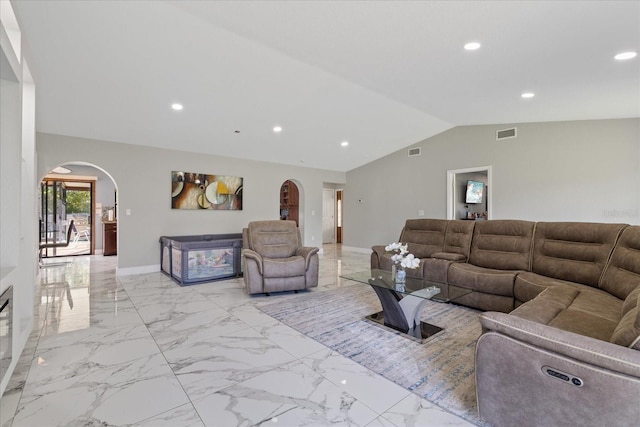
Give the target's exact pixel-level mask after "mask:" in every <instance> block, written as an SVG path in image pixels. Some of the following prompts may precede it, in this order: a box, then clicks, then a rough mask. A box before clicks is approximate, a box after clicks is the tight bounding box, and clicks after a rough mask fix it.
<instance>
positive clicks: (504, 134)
mask: <svg viewBox="0 0 640 427" xmlns="http://www.w3.org/2000/svg"><path fill="white" fill-rule="evenodd" d="M517 136H518V128H510V129H502V130H498V131H496V141H500V140H502V139H509V138H515V137H517Z"/></svg>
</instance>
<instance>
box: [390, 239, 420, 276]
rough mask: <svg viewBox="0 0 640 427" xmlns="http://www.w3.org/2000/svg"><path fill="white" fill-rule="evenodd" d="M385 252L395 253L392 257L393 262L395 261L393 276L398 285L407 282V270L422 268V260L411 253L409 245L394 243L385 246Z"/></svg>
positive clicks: (392, 268) (392, 270)
mask: <svg viewBox="0 0 640 427" xmlns="http://www.w3.org/2000/svg"><path fill="white" fill-rule="evenodd" d="M384 250H385V251H387V252H390V253H393V255H392V256H391V260H392V261H393V265H392V267H391V276H392V277H393V279H394V280H395V282H396V283H405V282H406V281H407V272H406V271H405V269H407V268H410V269H414V268H418V267H419V266H420V260H419V259H418V258H416V257H415V256H413V254H411V253H409V245H408V244H404V245H403V244H402V243H400V242H398V243H396V242H393V243H391V244H389V245H387V246H385V248H384Z"/></svg>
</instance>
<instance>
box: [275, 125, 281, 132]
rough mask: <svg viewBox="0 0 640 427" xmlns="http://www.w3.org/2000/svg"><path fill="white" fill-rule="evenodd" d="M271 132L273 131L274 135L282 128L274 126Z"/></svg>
mask: <svg viewBox="0 0 640 427" xmlns="http://www.w3.org/2000/svg"><path fill="white" fill-rule="evenodd" d="M273 131H274V132H275V133H278V132H282V126H274V127H273Z"/></svg>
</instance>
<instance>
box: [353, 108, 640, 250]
mask: <svg viewBox="0 0 640 427" xmlns="http://www.w3.org/2000/svg"><path fill="white" fill-rule="evenodd" d="M511 126H517V127H518V137H517V138H514V139H508V140H503V141H496V139H495V132H496V130H498V129H504V128H505V127H511ZM412 147H422V155H421V156H417V157H410V158H409V157H407V150H401V151H398V152H396V153H393V154H390V155H388V156H386V157H384V158H382V159H379V160H376V161H374V162H371V163H369V164H367V165H364V166H362V167H360V168H357V169H354V170H352V171H349V172H348V173H347V185H346V186H345V193H344V196H345V233H344V244H345V246H349V247H354V248H369V247H370V246H371V245H373V244H382V243H388V242H392V241H394V240H396V239H398V236H399V234H400V230H401V229H402V226H403V224H404V221H405V220H406V219H407V218H417V217H418V212H419V210H424V212H425V214H424V217H425V218H446V174H447V170H454V169H466V168H474V167H480V166H492V188H490V189H489V191H491V192H492V196H491V197H492V203H493V209H492V212H491V215H492V218H493V219H505V218H514V219H524V220H532V221H593V222H620V223H628V224H640V119H638V118H632V119H619V120H589V121H571V122H549V123H524V124H515V125H505V124H499V125H482V126H461V127H456V128H454V129H450V130H448V131H446V132H443V133H441V134H439V135H436V136H434V137H431V138H429V139H426V140H424V141H422V142H420V143H418V144H415V145H413V146H412ZM359 200H361V202H359Z"/></svg>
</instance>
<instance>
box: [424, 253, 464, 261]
mask: <svg viewBox="0 0 640 427" xmlns="http://www.w3.org/2000/svg"><path fill="white" fill-rule="evenodd" d="M431 258H436V259H443V260H446V261H455V262H466V261H467V257H466V256H464V255H462V254H456V253H453V252H436V253H433V254H431Z"/></svg>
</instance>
